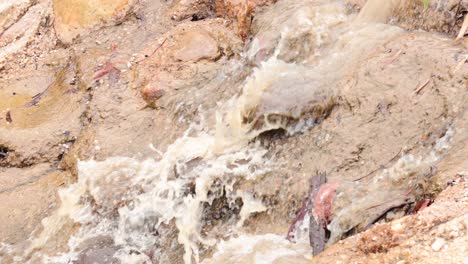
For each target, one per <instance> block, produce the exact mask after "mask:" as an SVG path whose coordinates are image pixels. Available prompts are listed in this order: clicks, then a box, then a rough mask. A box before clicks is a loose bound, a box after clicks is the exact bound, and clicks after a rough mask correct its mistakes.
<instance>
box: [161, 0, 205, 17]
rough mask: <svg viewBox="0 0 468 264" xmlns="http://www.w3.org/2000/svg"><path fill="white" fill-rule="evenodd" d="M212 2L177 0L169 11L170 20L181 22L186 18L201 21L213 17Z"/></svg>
mask: <svg viewBox="0 0 468 264" xmlns="http://www.w3.org/2000/svg"><path fill="white" fill-rule="evenodd" d="M213 14H214V5H213V0H179V1H177V2H176V3H175V4H174V5H173V6H172V7H171V9H170V10H169V15H170V16H171V18H172V19H174V20H177V21H181V20H184V19H187V18H191V20H194V21H196V20H201V19H204V18H208V17H211V16H213Z"/></svg>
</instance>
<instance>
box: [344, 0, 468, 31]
mask: <svg viewBox="0 0 468 264" xmlns="http://www.w3.org/2000/svg"><path fill="white" fill-rule="evenodd" d="M347 2H348V4H349V5H350V6H352V7H354V8H355V9H361V8H362V10H361V13H360V14H359V19H361V20H363V21H376V22H384V23H385V22H391V23H393V24H396V25H398V26H400V27H403V28H405V29H409V30H414V29H422V30H426V31H432V32H441V33H448V34H452V35H455V34H456V33H458V32H459V30H460V28H461V25H462V23H463V17H464V14H466V13H467V11H468V0H431V1H428V2H429V5H428V6H427V7H426V6H425V5H424V3H423V1H422V0H393V1H387V0H368V1H367V2H366V1H365V0H364V1H360V0H348V1H347ZM363 3H365V5H364V4H363Z"/></svg>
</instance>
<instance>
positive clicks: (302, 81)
mask: <svg viewBox="0 0 468 264" xmlns="http://www.w3.org/2000/svg"><path fill="white" fill-rule="evenodd" d="M371 2H372V1H371ZM373 2H376V3H378V2H379V1H373ZM373 8H374V9H375V8H376V7H375V6H374V7H373V5H372V4H369V5H368V8H366V9H364V13H361V14H360V15H359V16H358V17H357V16H356V14H348V12H347V11H346V9H345V6H344V4H343V3H342V2H341V1H289V0H284V1H280V2H278V3H277V4H276V5H275V6H274V7H273V8H271V10H269V11H268V12H270V14H266V15H265V16H264V17H260V18H258V20H256V21H255V23H257V29H258V32H255V33H256V34H255V35H254V38H253V39H252V41H251V42H250V44H249V45H248V46H247V48H246V50H245V52H244V53H243V63H245V67H248V66H247V65H252V64H254V65H256V66H255V67H254V68H253V70H252V72H251V74H250V76H249V77H248V78H247V79H246V80H244V81H243V83H242V84H241V85H240V86H241V89H240V91H239V93H238V94H237V95H235V96H234V97H232V98H230V99H229V100H226V101H224V102H220V103H219V104H218V106H217V108H216V109H210V110H200V113H201V114H200V121H199V122H197V123H192V124H191V125H190V127H189V129H188V130H187V131H186V132H185V133H184V135H183V136H182V137H180V138H178V139H177V140H175V141H174V142H173V143H172V144H171V145H170V146H169V147H168V148H167V150H166V151H165V152H160V151H159V150H157V148H155V147H154V146H153V145H152V144H150V143H151V142H148V145H150V147H151V148H152V149H154V157H153V158H148V159H145V160H141V159H137V158H131V157H111V158H107V159H106V160H104V161H94V160H87V161H79V163H78V175H79V177H78V179H77V181H76V182H75V183H73V184H71V185H70V186H68V187H65V188H63V189H61V190H60V191H59V196H60V201H61V205H60V207H59V208H58V209H57V210H56V211H54V212H53V213H52V214H51V215H50V216H49V217H47V218H45V219H43V221H42V224H43V230H42V231H40V232H39V233H38V235H37V236H35V237H32V238H31V239H30V245H29V246H28V247H27V249H26V250H25V251H24V252H23V253H22V254H19V253H18V252H15V250H16V249H14V248H9V246H7V245H4V246H3V250H6V251H10V252H15V253H14V254H15V255H16V257H15V261H16V262H17V263H27V262H28V261H29V262H30V263H38V262H42V263H75V262H73V261H77V260H79V259H82V258H83V256H86V257H88V258H89V259H95V260H96V261H97V262H99V263H104V262H105V263H118V261H120V263H135V264H137V263H154V262H153V261H154V260H155V259H158V260H159V261H160V262H158V263H169V262H167V261H169V260H167V259H166V260H165V259H161V256H163V255H164V254H163V253H164V252H163V251H170V250H174V251H176V250H178V248H180V246H181V247H182V248H183V261H184V262H185V263H186V264H190V263H205V264H209V263H291V260H293V262H294V263H307V261H308V260H310V259H311V258H312V250H311V248H310V245H309V237H308V225H309V222H308V221H309V220H308V217H309V216H306V217H305V219H304V221H303V222H301V223H299V226H298V227H297V234H296V235H295V241H293V242H290V241H288V240H287V239H286V237H285V234H276V233H266V234H261V235H252V234H249V233H248V232H245V230H243V226H244V223H245V221H246V220H247V219H248V218H249V217H250V216H251V215H252V214H253V213H261V212H265V211H267V209H268V208H267V206H266V205H265V204H263V203H262V201H261V200H260V199H258V198H257V197H254V195H253V194H251V193H249V192H245V191H242V190H240V189H239V188H237V186H238V184H239V183H241V182H244V183H245V182H255V181H257V180H259V179H261V178H262V177H264V176H265V175H266V174H268V173H271V172H275V171H277V170H279V169H280V168H281V166H282V164H281V162H279V161H277V160H275V158H274V157H272V156H271V155H268V149H267V148H266V147H264V146H263V145H262V144H260V142H258V140H256V139H257V138H258V137H259V136H260V135H262V134H263V133H265V132H268V131H272V130H278V129H281V130H283V131H285V132H286V135H289V136H291V135H298V134H301V133H303V132H305V131H308V130H309V129H311V128H312V127H314V126H316V125H318V124H320V123H321V122H322V121H323V120H324V119H326V118H327V117H328V116H329V115H330V113H331V112H332V110H333V109H334V107H335V106H336V104H337V100H338V99H339V97H340V95H341V93H342V91H341V90H342V87H343V85H342V80H343V79H345V78H346V76H347V74H348V73H349V72H351V71H352V70H353V69H354V68H356V67H358V66H359V65H360V64H362V63H363V60H364V59H365V58H368V57H369V56H372V54H373V52H374V50H375V49H377V48H378V47H380V46H382V45H383V44H384V43H386V42H388V41H389V40H391V39H394V38H396V37H398V36H401V35H402V34H403V32H404V31H403V30H402V29H400V28H398V27H395V26H390V25H386V24H379V23H374V22H379V21H380V20H382V17H376V14H380V16H384V17H385V16H387V14H386V13H385V12H384V11H385V10H381V11H382V12H375V10H372V9H373ZM385 8H387V9H388V8H391V7H385ZM385 8H382V9H385ZM366 12H367V13H366ZM371 13H372V14H373V15H372V16H370V15H369V14H371ZM265 17H275V19H274V20H273V21H265ZM356 18H357V19H356ZM262 19H263V20H262ZM297 43H305V44H304V45H302V46H301V47H298V45H297ZM364 43H365V44H364ZM207 120H216V122H215V124H211V123H210V122H208V121H207ZM453 133H454V129H452V128H450V129H448V131H447V132H446V133H445V137H443V138H442V139H441V140H440V141H439V145H437V146H435V147H434V148H431V149H428V150H427V151H426V152H425V154H424V155H423V156H421V157H414V156H412V155H403V156H402V157H400V159H399V160H398V161H397V162H396V163H395V164H394V166H392V167H390V168H387V169H386V170H384V171H382V172H380V173H379V174H378V176H376V177H375V178H374V179H375V180H374V181H373V182H371V183H369V184H368V185H365V186H364V185H362V184H361V185H360V184H359V183H355V182H351V181H349V182H345V183H343V186H345V187H342V188H343V189H347V190H350V189H353V190H354V191H353V192H352V193H348V194H343V195H342V196H340V197H339V198H338V202H337V203H338V204H339V203H341V202H342V204H339V205H342V208H340V210H339V211H338V213H337V214H336V215H337V217H336V218H335V219H334V220H333V221H332V222H331V223H330V225H329V230H330V231H331V241H330V244H331V243H334V242H336V241H338V240H339V239H340V238H341V237H342V235H343V234H344V233H346V232H348V231H349V230H351V229H352V228H353V227H354V226H357V225H359V224H361V223H362V222H363V221H364V222H365V220H363V219H364V218H365V217H369V218H375V217H374V216H373V215H372V214H373V213H374V212H369V214H370V215H365V216H364V215H362V214H361V213H360V211H359V210H360V209H361V208H362V207H372V206H373V203H375V202H369V200H368V195H372V196H373V197H374V198H375V199H377V200H379V199H380V200H381V201H386V200H388V199H390V197H398V196H399V195H400V194H401V193H404V192H405V190H406V189H405V188H406V187H407V186H410V185H412V184H415V182H417V181H418V179H420V177H422V176H421V175H422V174H424V173H420V172H421V171H423V172H427V171H430V169H431V166H432V165H433V164H434V163H435V162H436V161H438V159H439V154H440V152H441V151H442V150H444V149H445V148H447V147H448V145H449V144H448V143H449V142H450V139H451V137H452V135H453ZM413 175H414V177H413ZM410 176H411V177H410ZM389 182H390V183H389ZM389 184H390V185H389ZM388 186H393V187H391V188H390V187H388ZM402 186H404V187H402ZM347 195H348V196H347ZM350 196H352V198H350ZM217 199H223V200H225V201H226V203H227V204H228V207H229V208H230V209H231V210H232V211H233V212H235V213H233V215H232V217H231V218H230V219H229V220H228V221H227V222H226V223H224V225H223V226H222V227H220V228H222V229H224V237H222V238H220V237H212V236H210V235H209V232H206V231H205V230H204V227H205V224H206V223H204V221H205V220H204V215H203V214H204V212H205V211H206V207H207V205H211V204H213V202H214V201H215V200H217ZM340 199H341V200H340ZM352 199H354V200H356V199H360V200H359V201H360V202H356V203H354V204H353V205H355V206H346V204H347V202H349V200H352ZM402 199H403V200H404V199H406V198H404V197H403V198H402ZM240 201H241V202H240ZM395 202H396V203H397V204H398V203H402V202H404V201H400V200H398V201H395ZM387 206H388V205H387ZM375 214H376V215H375V216H378V212H375ZM356 216H357V217H356ZM360 217H362V218H363V219H361V218H360ZM72 223H73V225H74V226H75V227H76V228H75V232H74V233H73V235H72V236H71V237H70V238H69V240H68V250H66V252H62V253H57V252H55V253H51V254H49V253H44V252H43V251H42V248H43V247H44V246H45V245H47V243H50V240H51V239H53V238H54V237H57V236H58V234H59V233H60V231H61V230H62V228H64V226H66V225H70V224H72ZM174 230H176V232H175V234H176V237H177V243H175V242H168V241H171V240H170V238H168V237H169V236H170V235H171V234H172V233H173V231H174ZM171 232H172V233H171ZM97 243H99V244H100V246H99V249H98V250H97V249H93V245H96V244H97ZM59 252H60V251H59ZM100 261H104V262H100ZM78 263H80V262H78Z"/></svg>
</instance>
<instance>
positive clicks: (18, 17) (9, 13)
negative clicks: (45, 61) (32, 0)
mask: <svg viewBox="0 0 468 264" xmlns="http://www.w3.org/2000/svg"><path fill="white" fill-rule="evenodd" d="M27 7H28V6H27V5H26V4H25V5H24V6H22V5H21V4H18V5H15V6H13V7H10V8H8V9H7V10H3V11H2V10H0V62H1V61H3V60H5V58H6V57H7V56H9V55H11V54H14V53H17V52H19V51H20V50H21V49H23V48H24V47H25V46H27V45H28V44H29V43H31V41H32V40H33V39H34V37H35V35H36V32H37V31H38V29H39V25H40V22H41V19H42V17H43V16H44V15H45V13H46V12H47V10H46V7H45V5H44V4H43V3H41V4H37V5H34V6H32V7H30V8H29V9H28V8H27ZM1 8H2V7H1V6H0V9H1Z"/></svg>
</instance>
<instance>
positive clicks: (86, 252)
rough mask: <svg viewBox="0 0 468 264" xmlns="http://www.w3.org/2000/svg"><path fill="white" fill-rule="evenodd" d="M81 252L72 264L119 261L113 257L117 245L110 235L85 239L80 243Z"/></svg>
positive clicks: (112, 262)
mask: <svg viewBox="0 0 468 264" xmlns="http://www.w3.org/2000/svg"><path fill="white" fill-rule="evenodd" d="M80 247H82V248H83V249H81V250H80V251H81V253H80V254H79V256H78V259H77V260H76V261H74V262H73V264H91V263H109V264H120V263H121V262H120V261H119V260H118V259H117V258H115V257H114V254H115V253H116V252H117V247H116V246H115V245H114V241H113V240H112V238H110V237H102V236H101V237H95V238H93V239H92V240H88V241H85V242H84V243H83V245H80Z"/></svg>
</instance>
